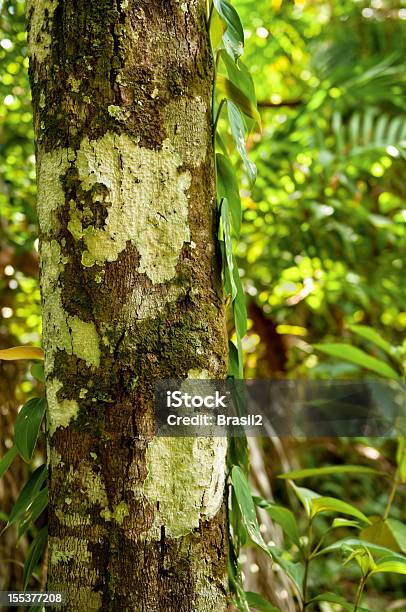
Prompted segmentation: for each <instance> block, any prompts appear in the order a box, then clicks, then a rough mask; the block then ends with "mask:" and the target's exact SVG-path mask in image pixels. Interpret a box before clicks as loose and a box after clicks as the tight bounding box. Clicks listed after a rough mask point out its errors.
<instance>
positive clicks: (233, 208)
mask: <svg viewBox="0 0 406 612" xmlns="http://www.w3.org/2000/svg"><path fill="white" fill-rule="evenodd" d="M216 168H217V195H218V197H219V199H221V198H227V200H228V203H229V208H230V213H231V222H232V227H233V230H234V232H235V235H236V238H237V239H238V238H239V237H240V229H241V218H242V212H241V199H240V192H239V188H238V182H237V178H236V175H235V170H234V168H233V165H232V163H231V162H230V160H229V159H228V158H227V157H226V156H225V155H222V154H221V153H217V155H216Z"/></svg>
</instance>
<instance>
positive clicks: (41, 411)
mask: <svg viewBox="0 0 406 612" xmlns="http://www.w3.org/2000/svg"><path fill="white" fill-rule="evenodd" d="M46 406H47V402H46V399H44V398H39V397H35V398H32V399H30V400H28V402H27V403H26V404H24V406H23V407H22V408H21V410H20V412H19V413H18V415H17V419H16V422H15V426H14V438H15V444H16V446H17V449H18V452H19V453H20V455H21V457H22V458H23V459H24V461H27V462H28V461H30V460H31V457H32V455H33V452H34V449H35V444H36V442H37V438H38V433H39V429H40V427H41V423H42V419H43V418H44V415H45V410H46Z"/></svg>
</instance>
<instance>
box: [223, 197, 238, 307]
mask: <svg viewBox="0 0 406 612" xmlns="http://www.w3.org/2000/svg"><path fill="white" fill-rule="evenodd" d="M221 222H222V226H223V233H224V246H225V255H226V263H227V268H228V271H229V280H230V286H231V299H232V300H234V299H235V296H236V295H237V287H236V284H235V280H234V274H233V270H234V258H233V243H232V240H231V231H230V209H229V206H228V200H227V198H223V200H222V204H221Z"/></svg>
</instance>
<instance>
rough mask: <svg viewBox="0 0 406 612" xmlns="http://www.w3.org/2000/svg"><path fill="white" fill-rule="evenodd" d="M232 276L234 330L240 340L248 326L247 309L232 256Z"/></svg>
mask: <svg viewBox="0 0 406 612" xmlns="http://www.w3.org/2000/svg"><path fill="white" fill-rule="evenodd" d="M233 276H234V284H235V286H236V289H237V293H236V296H235V300H234V302H233V312H234V320H235V329H236V332H237V336H238V337H239V338H240V339H242V338H243V337H244V336H245V334H246V333H247V325H248V321H247V307H246V304H245V294H244V289H243V286H242V284H241V279H240V273H239V271H238V266H237V262H236V260H235V257H234V256H233Z"/></svg>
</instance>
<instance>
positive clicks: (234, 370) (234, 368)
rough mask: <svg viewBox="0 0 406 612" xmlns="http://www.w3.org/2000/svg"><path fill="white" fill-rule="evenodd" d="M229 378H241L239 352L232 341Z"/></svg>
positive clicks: (229, 356)
mask: <svg viewBox="0 0 406 612" xmlns="http://www.w3.org/2000/svg"><path fill="white" fill-rule="evenodd" d="M228 376H232V377H233V378H236V379H237V378H240V376H239V363H238V350H237V347H236V346H235V344H234V343H233V342H231V340H229V341H228Z"/></svg>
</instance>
